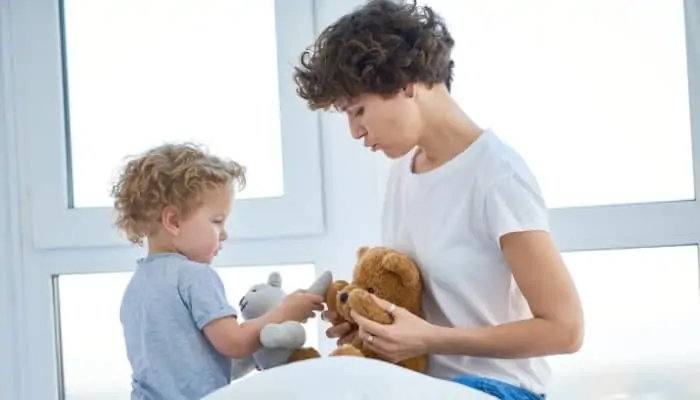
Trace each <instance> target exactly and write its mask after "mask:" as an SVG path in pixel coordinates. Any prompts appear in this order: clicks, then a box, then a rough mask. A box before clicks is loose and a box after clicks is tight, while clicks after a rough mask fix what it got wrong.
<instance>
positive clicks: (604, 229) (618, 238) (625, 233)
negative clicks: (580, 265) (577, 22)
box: [551, 0, 700, 252]
mask: <svg viewBox="0 0 700 400" xmlns="http://www.w3.org/2000/svg"><path fill="white" fill-rule="evenodd" d="M683 5H684V10H685V27H686V29H685V32H686V34H685V38H686V39H685V40H686V54H687V60H688V86H689V93H688V94H689V102H690V104H689V106H690V132H691V142H692V157H693V182H694V188H695V198H694V199H693V200H686V201H665V202H650V203H639V204H621V205H605V206H591V207H569V208H556V209H552V210H551V227H552V232H553V236H554V238H555V240H556V242H557V244H558V246H559V248H560V249H561V251H564V252H574V251H586V250H608V249H627V248H642V247H666V246H686V245H696V246H697V245H700V201H699V200H698V196H699V195H700V0H685V1H684V4H683ZM659 140H663V139H662V138H661V137H660V138H659ZM669 179H673V178H669Z"/></svg>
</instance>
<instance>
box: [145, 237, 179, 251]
mask: <svg viewBox="0 0 700 400" xmlns="http://www.w3.org/2000/svg"><path fill="white" fill-rule="evenodd" d="M163 253H179V251H178V250H177V249H176V248H175V246H173V245H172V243H168V242H166V241H164V240H159V239H158V238H155V237H153V238H148V255H149V256H152V255H154V254H163Z"/></svg>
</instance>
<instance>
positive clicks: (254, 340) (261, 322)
mask: <svg viewBox="0 0 700 400" xmlns="http://www.w3.org/2000/svg"><path fill="white" fill-rule="evenodd" d="M180 286H181V294H182V298H183V301H184V302H185V304H186V305H187V306H188V308H189V309H190V312H191V314H192V318H193V319H194V322H195V324H196V325H197V327H198V328H199V329H201V330H202V331H203V332H204V335H205V336H206V337H207V339H208V340H209V342H210V343H211V344H212V346H214V348H215V349H216V350H217V351H218V352H219V353H221V354H223V355H225V356H227V357H230V358H244V357H248V356H250V355H251V354H253V353H254V352H255V351H256V350H257V349H258V348H259V347H260V330H261V329H262V328H263V327H264V326H265V325H267V324H269V323H279V322H284V321H288V320H294V321H302V320H304V319H306V318H309V317H313V312H314V311H321V310H323V304H322V302H323V298H322V297H320V296H318V295H314V294H311V293H302V292H295V293H292V294H290V295H289V296H287V297H286V298H285V300H284V301H283V302H282V304H280V305H279V306H278V307H276V308H275V309H273V310H271V311H270V312H268V313H267V314H265V315H263V316H262V317H260V318H257V319H252V320H249V321H246V322H243V323H241V324H239V323H238V321H237V320H236V317H237V313H236V311H235V310H234V309H233V307H232V306H231V305H230V304H229V303H228V301H227V299H226V293H225V290H224V286H223V284H222V282H221V279H220V278H219V275H218V274H217V273H216V271H215V270H213V269H212V268H209V267H203V266H201V267H197V268H196V269H190V270H189V271H188V273H187V274H186V276H185V277H184V279H182V281H181V285H180Z"/></svg>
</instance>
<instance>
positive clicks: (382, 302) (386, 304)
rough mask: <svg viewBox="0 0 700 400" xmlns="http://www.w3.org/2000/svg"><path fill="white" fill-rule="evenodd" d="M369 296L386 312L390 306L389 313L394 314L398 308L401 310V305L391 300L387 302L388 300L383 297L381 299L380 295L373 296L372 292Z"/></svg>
mask: <svg viewBox="0 0 700 400" xmlns="http://www.w3.org/2000/svg"><path fill="white" fill-rule="evenodd" d="M370 296H372V300H374V302H375V303H377V305H378V306H379V307H381V308H382V309H384V310H386V311H387V312H388V311H389V310H390V309H391V308H393V310H392V311H391V314H396V313H397V312H399V309H401V310H403V309H402V308H401V307H399V306H397V305H395V304H394V303H391V302H389V301H386V300H384V299H382V298H380V297H377V296H375V295H373V294H370Z"/></svg>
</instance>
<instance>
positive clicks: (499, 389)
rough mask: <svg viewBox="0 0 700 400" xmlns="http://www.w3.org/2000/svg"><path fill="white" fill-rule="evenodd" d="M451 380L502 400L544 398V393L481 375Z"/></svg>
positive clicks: (539, 399) (538, 399) (541, 399)
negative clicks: (537, 392)
mask: <svg viewBox="0 0 700 400" xmlns="http://www.w3.org/2000/svg"><path fill="white" fill-rule="evenodd" d="M451 381H453V382H456V383H459V384H462V385H464V386H468V387H470V388H472V389H476V390H479V391H481V392H484V393H486V394H490V395H492V396H494V397H496V398H497V399H501V400H544V399H546V396H545V395H544V394H536V393H533V392H531V391H529V390H527V389H524V388H521V387H517V386H514V385H511V384H510V383H506V382H502V381H499V380H496V379H490V378H482V377H479V376H473V375H465V376H458V377H456V378H453V379H451Z"/></svg>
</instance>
